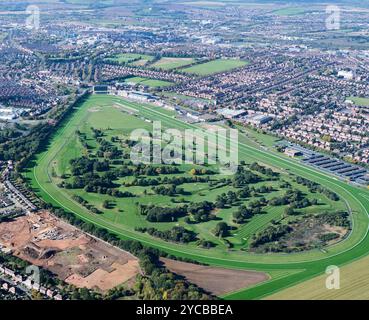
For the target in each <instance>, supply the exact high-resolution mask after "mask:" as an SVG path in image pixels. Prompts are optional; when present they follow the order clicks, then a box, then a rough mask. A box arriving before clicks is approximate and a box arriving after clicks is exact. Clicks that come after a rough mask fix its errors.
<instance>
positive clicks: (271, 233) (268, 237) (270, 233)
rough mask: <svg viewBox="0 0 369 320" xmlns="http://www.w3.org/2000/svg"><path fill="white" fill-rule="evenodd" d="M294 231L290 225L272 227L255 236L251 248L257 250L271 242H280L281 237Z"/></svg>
mask: <svg viewBox="0 0 369 320" xmlns="http://www.w3.org/2000/svg"><path fill="white" fill-rule="evenodd" d="M292 230H293V229H292V227H290V226H288V225H277V226H270V227H268V228H266V229H265V230H263V231H261V232H259V233H257V234H255V235H253V237H252V241H251V243H250V246H251V248H256V247H259V246H262V245H264V244H267V243H270V242H274V241H278V240H279V239H280V238H281V237H283V236H285V235H286V234H288V233H290V232H291V231H292Z"/></svg>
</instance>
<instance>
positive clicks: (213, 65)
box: [181, 59, 248, 76]
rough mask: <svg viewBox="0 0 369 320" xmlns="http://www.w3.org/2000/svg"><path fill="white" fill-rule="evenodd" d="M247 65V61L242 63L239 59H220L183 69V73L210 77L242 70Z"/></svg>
mask: <svg viewBox="0 0 369 320" xmlns="http://www.w3.org/2000/svg"><path fill="white" fill-rule="evenodd" d="M247 64H248V62H247V61H241V60H237V59H218V60H214V61H210V62H206V63H201V64H197V65H194V66H192V67H189V68H184V69H181V71H183V72H186V73H191V74H196V75H198V76H208V75H211V74H215V73H219V72H225V71H230V70H232V69H236V68H240V67H243V66H246V65H247Z"/></svg>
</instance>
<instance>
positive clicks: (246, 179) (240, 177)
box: [232, 167, 261, 188]
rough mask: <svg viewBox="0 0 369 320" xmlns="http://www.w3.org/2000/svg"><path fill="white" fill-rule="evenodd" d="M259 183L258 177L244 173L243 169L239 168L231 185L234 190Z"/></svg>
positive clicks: (251, 173)
mask: <svg viewBox="0 0 369 320" xmlns="http://www.w3.org/2000/svg"><path fill="white" fill-rule="evenodd" d="M260 181H261V178H260V177H259V176H258V175H256V174H254V173H253V172H251V171H245V169H244V168H243V167H239V168H238V171H237V173H236V174H235V175H234V177H233V181H232V184H233V186H234V187H235V188H240V187H244V186H246V185H248V184H251V183H257V182H260Z"/></svg>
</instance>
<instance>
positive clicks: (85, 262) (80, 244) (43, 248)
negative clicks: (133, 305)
mask: <svg viewBox="0 0 369 320" xmlns="http://www.w3.org/2000/svg"><path fill="white" fill-rule="evenodd" d="M0 248H1V249H2V250H3V251H5V250H6V251H7V252H11V253H12V254H13V255H15V256H17V257H19V258H21V259H24V260H26V261H28V262H30V263H32V264H34V265H36V266H39V267H43V268H45V269H48V270H50V271H51V272H53V273H54V274H56V275H57V276H58V277H59V278H60V279H62V280H64V281H65V282H66V283H69V284H72V285H74V286H76V287H78V288H83V287H85V288H89V289H94V290H97V291H99V292H102V293H104V292H106V291H108V290H110V289H112V288H114V287H116V286H119V285H121V284H126V285H127V286H128V287H130V286H131V285H132V284H133V283H134V281H135V278H136V275H137V274H139V273H140V272H141V271H140V267H139V261H138V259H137V258H136V257H134V256H133V255H131V254H130V253H128V252H125V251H123V250H121V249H118V248H116V247H113V246H111V245H109V244H107V243H105V242H103V241H101V240H98V239H96V238H94V237H92V236H90V235H87V234H85V233H84V232H82V231H80V230H78V229H76V228H75V227H73V226H71V225H69V224H67V223H65V222H63V221H62V220H60V219H58V218H56V217H54V216H52V215H51V214H50V213H49V212H47V211H40V212H38V213H30V214H28V215H24V216H21V217H18V218H16V219H12V220H9V221H6V222H3V223H1V224H0Z"/></svg>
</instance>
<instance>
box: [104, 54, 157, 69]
mask: <svg viewBox="0 0 369 320" xmlns="http://www.w3.org/2000/svg"><path fill="white" fill-rule="evenodd" d="M153 59H154V57H152V56H149V55H144V54H139V53H120V54H117V55H115V56H113V57H109V58H106V61H109V62H115V63H119V64H128V65H133V66H144V65H145V64H147V63H148V62H150V61H152V60H153Z"/></svg>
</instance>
